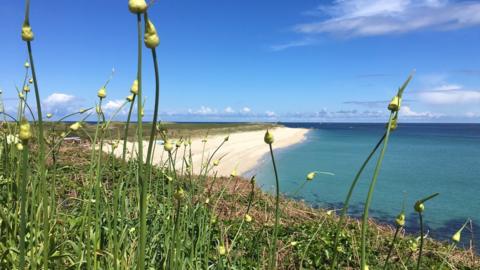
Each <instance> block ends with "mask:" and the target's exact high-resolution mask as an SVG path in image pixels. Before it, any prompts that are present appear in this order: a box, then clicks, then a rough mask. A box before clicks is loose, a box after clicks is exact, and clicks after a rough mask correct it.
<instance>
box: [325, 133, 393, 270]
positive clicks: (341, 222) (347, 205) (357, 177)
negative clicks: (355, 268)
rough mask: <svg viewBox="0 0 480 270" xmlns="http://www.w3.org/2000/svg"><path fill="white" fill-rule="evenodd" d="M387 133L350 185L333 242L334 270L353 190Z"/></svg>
mask: <svg viewBox="0 0 480 270" xmlns="http://www.w3.org/2000/svg"><path fill="white" fill-rule="evenodd" d="M386 135H387V133H384V134H383V136H382V137H381V138H380V140H379V141H378V142H377V144H376V145H375V147H374V148H373V150H372V152H370V154H369V155H368V157H367V159H365V161H364V162H363V164H362V166H361V167H360V170H358V172H357V174H356V175H355V178H354V179H353V182H352V184H351V185H350V189H349V190H348V194H347V197H346V198H345V202H344V203H343V208H342V213H341V214H340V219H339V220H338V224H337V228H336V231H335V238H334V244H333V262H332V267H331V269H332V270H333V269H335V268H336V267H337V259H338V251H337V247H338V235H339V233H340V229H341V227H342V225H343V222H344V220H345V216H346V215H347V212H348V207H349V206H350V199H351V198H352V195H353V191H354V190H355V187H356V186H357V182H358V180H359V179H360V176H361V175H362V173H363V171H364V170H365V167H367V164H368V163H369V162H370V160H371V159H372V157H373V155H374V154H375V152H377V149H378V148H379V147H380V145H381V144H382V142H383V140H384V139H385V136H386Z"/></svg>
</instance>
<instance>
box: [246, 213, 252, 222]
mask: <svg viewBox="0 0 480 270" xmlns="http://www.w3.org/2000/svg"><path fill="white" fill-rule="evenodd" d="M245 222H252V217H251V216H250V215H249V214H245Z"/></svg>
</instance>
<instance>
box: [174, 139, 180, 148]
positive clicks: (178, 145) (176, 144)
mask: <svg viewBox="0 0 480 270" xmlns="http://www.w3.org/2000/svg"><path fill="white" fill-rule="evenodd" d="M175 146H176V147H177V148H179V147H180V146H182V140H178V141H176V142H175Z"/></svg>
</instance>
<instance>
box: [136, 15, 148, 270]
mask: <svg viewBox="0 0 480 270" xmlns="http://www.w3.org/2000/svg"><path fill="white" fill-rule="evenodd" d="M137 31H138V63H137V80H138V100H137V105H138V106H137V121H138V123H137V132H138V136H137V137H138V157H137V159H138V160H137V162H138V171H137V177H138V184H139V186H140V230H139V231H138V234H139V236H138V238H139V239H140V243H139V247H138V263H137V269H139V270H143V269H145V248H146V240H147V194H146V191H147V190H146V184H147V182H146V181H145V178H144V175H143V136H142V135H143V130H142V121H143V120H142V111H143V109H142V107H143V104H142V16H141V14H137Z"/></svg>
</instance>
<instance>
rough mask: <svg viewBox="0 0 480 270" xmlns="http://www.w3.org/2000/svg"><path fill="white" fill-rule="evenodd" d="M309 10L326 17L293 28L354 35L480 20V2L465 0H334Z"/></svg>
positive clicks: (460, 25) (469, 23)
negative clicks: (326, 4) (329, 3)
mask: <svg viewBox="0 0 480 270" xmlns="http://www.w3.org/2000/svg"><path fill="white" fill-rule="evenodd" d="M313 13H316V14H318V15H327V16H328V17H329V18H328V19H323V20H318V21H315V22H311V23H305V24H298V25H296V26H295V27H294V30H295V31H296V32H299V33H305V34H323V33H329V34H335V35H340V36H347V37H355V36H378V35H386V34H393V33H406V32H412V31H417V30H421V29H434V30H453V29H459V28H464V27H469V26H474V25H479V24H480V16H478V14H479V13H480V3H479V2H467V1H448V0H350V1H347V0H335V1H334V2H333V3H332V4H331V5H328V6H320V7H318V8H317V10H315V12H313ZM310 14H312V12H310Z"/></svg>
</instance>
